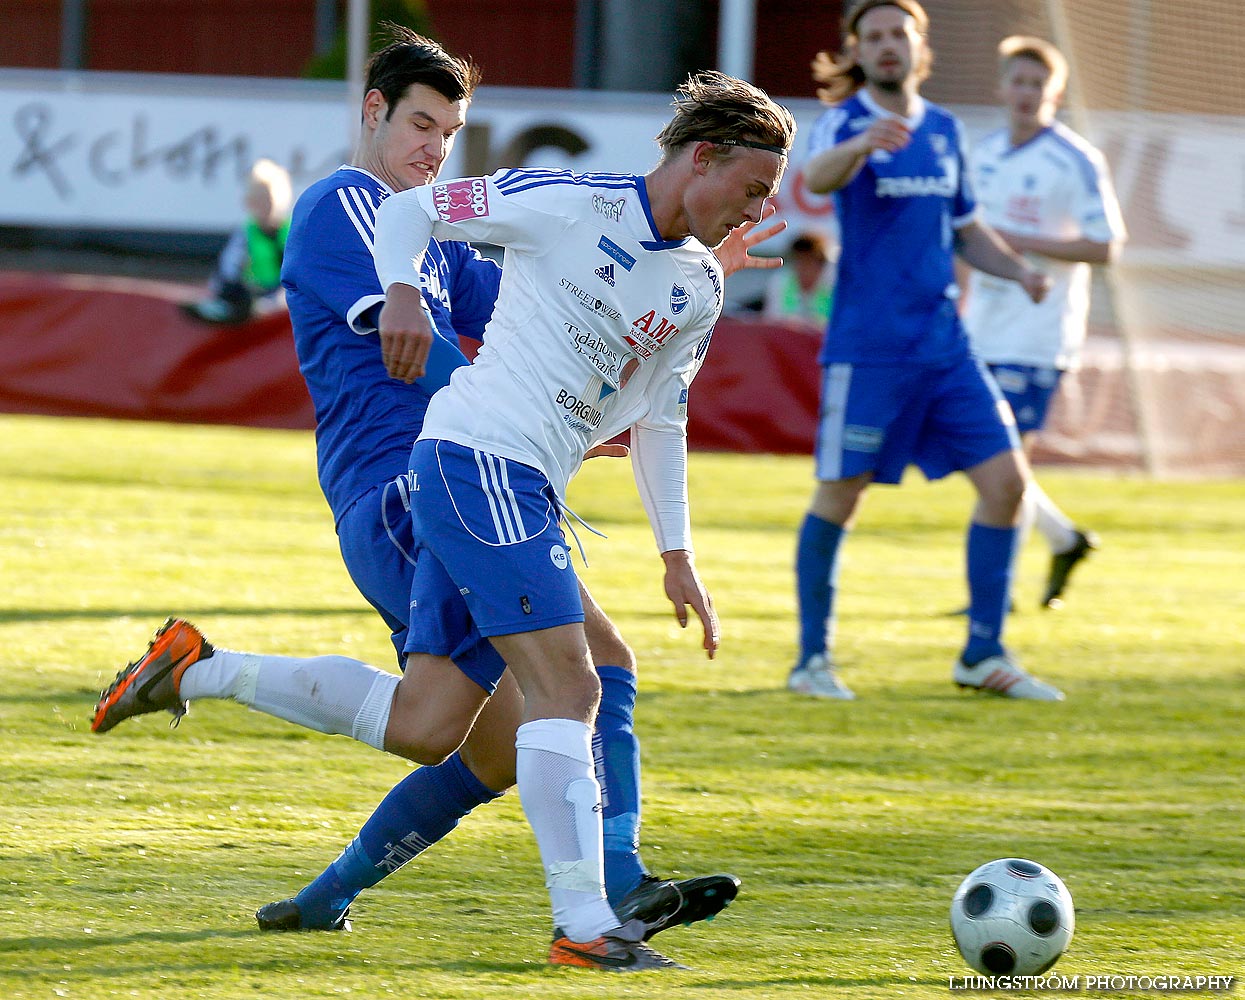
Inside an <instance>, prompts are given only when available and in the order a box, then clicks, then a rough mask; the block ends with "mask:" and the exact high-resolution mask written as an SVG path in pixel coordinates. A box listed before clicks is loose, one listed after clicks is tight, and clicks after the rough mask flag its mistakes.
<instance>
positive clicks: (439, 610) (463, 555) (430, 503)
mask: <svg viewBox="0 0 1245 1000" xmlns="http://www.w3.org/2000/svg"><path fill="white" fill-rule="evenodd" d="M411 472H412V475H413V481H408V482H409V485H410V486H413V489H412V490H411V493H410V501H411V518H412V523H413V525H414V529H415V532H414V534H415V542H416V544H417V545H418V546H419V548H420V550H421V551H420V552H419V555H418V556H417V559H416V566H415V580H414V583H413V584H412V587H411V629H410V635H411V637H412V639H411V640H408V644H409V642H410V641H418V640H417V639H416V637H418V636H421V635H427V634H428V632H427V630H425V629H424V628H423V627H422V626H421V625H420V619H421V618H422V617H423V614H424V611H425V610H427V612H428V614H429V617H430V618H431V619H433V621H434V622H436V623H439V624H438V625H437V627H438V628H442V629H443V628H445V627H447V626H446V624H445V623H447V622H453V621H454V616H452V615H448V614H446V613H445V609H446V607H447V606H448V605H450V604H453V603H454V602H460V603H461V605H462V606H463V609H464V612H465V613H464V614H463V616H462V618H461V621H459V622H457V623H456V625H455V626H453V627H457V628H458V630H459V632H460V633H461V634H460V635H458V636H456V637H450V636H436V637H434V641H435V643H436V645H438V646H441V647H442V648H444V645H445V643H446V640H447V639H449V638H457V639H458V640H459V641H460V643H470V642H472V641H473V639H474V637H481V636H482V637H488V636H491V635H512V634H514V633H517V632H534V631H536V630H538V629H545V628H553V627H554V626H556V625H565V624H569V623H572V622H582V621H583V620H584V610H583V603H582V601H581V600H580V596H579V583H578V580H577V579H576V577H575V571H574V569H573V568H572V566H571V560H570V550H569V549H568V548H567V545H566V539H565V537H564V536H563V534H562V529H561V527H560V525H559V505H558V500H557V497H556V495H555V494H554V490H553V487H552V486H551V485H550V483H549V480H548V479H547V478H546V477H545V475H544V474H543V473H542V472H540V471H539V470H537V469H533V468H532V467H531V466H527V465H522V464H520V463H518V462H513V461H510V460H508V459H505V458H501V457H499V456H497V455H489V454H486V453H485V452H480V451H475V450H473V449H471V448H465V447H463V446H461V445H458V444H454V443H452V442H449V441H436V440H427V441H417V442H416V443H415V447H414V449H413V450H412V451H411ZM428 555H431V556H432V558H431V559H429V558H426V556H428ZM459 651H460V652H461V651H462V650H461V647H460V650H459ZM455 659H456V660H458V656H457V655H456V656H455Z"/></svg>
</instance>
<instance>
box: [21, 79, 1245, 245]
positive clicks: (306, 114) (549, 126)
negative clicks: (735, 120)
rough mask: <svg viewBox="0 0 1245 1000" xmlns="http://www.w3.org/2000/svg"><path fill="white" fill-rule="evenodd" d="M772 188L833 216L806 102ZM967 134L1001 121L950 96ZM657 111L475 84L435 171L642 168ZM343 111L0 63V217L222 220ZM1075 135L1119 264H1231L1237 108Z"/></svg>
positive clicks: (217, 223)
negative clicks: (812, 160) (1086, 141)
mask: <svg viewBox="0 0 1245 1000" xmlns="http://www.w3.org/2000/svg"><path fill="white" fill-rule="evenodd" d="M785 103H787V104H788V106H790V107H791V109H792V111H793V112H794V113H795V115H796V119H797V121H798V123H799V125H800V128H801V133H802V134H801V136H800V137H799V138H798V139H797V143H796V149H795V152H794V155H793V157H792V164H791V168H790V170H789V172H788V176H787V178H786V179H785V181H784V183H783V186H782V191H781V193H780V194H779V196H778V198H777V204H778V207H779V209H780V213H781V216H782V217H784V218H786V219H788V221H789V222H790V223H791V227H792V230H795V229H797V228H799V227H801V226H804V225H818V226H821V227H822V228H825V229H829V230H833V213H832V210H831V207H830V201H829V199H828V198H823V197H817V196H814V195H811V194H809V193H808V192H807V191H805V190H804V188H803V185H802V184H801V183H800V177H799V168H800V165H801V163H802V162H803V160H804V158H805V148H806V147H805V143H806V141H807V140H806V137H807V134H808V126H809V125H810V124H811V123H812V121H813V119H814V118H815V117H816V116H817V114H818V113H819V111H820V108H819V106H818V105H817V103H816V102H815V101H812V100H792V101H787V102H785ZM955 110H956V111H957V112H958V113H960V114H961V116H962V117H963V118H964V120H965V123H966V125H967V127H968V130H969V134H970V137H971V136H974V135H978V134H980V133H981V132H982V131H984V130H986V129H989V128H994V127H997V126H998V125H999V124H1000V118H999V112H998V111H997V109H994V108H990V107H978V106H973V107H962V108H957V109H955ZM668 114H669V104H668V99H667V98H665V97H664V96H662V95H655V94H654V95H649V94H613V93H601V92H582V91H564V90H516V89H508V88H488V87H485V88H482V89H481V90H480V91H479V93H478V94H477V96H476V100H475V102H474V104H473V106H472V109H471V115H470V123H469V125H468V127H467V129H465V130H464V132H463V134H462V135H461V137H460V138H459V140H458V144H457V147H456V148H455V151H454V154H453V156H452V158H451V159H450V161H449V163H447V164H446V167H445V169H444V170H443V173H442V176H443V177H451V176H457V175H462V174H472V173H484V172H487V171H490V170H492V169H495V168H496V167H498V166H502V165H524V164H528V165H539V166H564V167H567V168H570V169H574V170H615V171H633V172H637V173H642V172H644V171H646V170H648V169H649V168H650V167H651V166H652V165H653V163H654V162H655V160H656V155H657V152H656V146H655V145H654V143H653V141H652V140H653V136H654V135H656V133H657V131H658V130H659V129H660V127H661V125H662V123H663V122H664V121H665V120H666V118H667V117H668ZM355 115H356V113H355V111H354V110H353V109H349V108H348V107H347V104H346V88H345V85H344V84H340V83H324V82H313V81H274V80H258V79H256V80H240V79H221V78H210V77H182V76H158V75H150V76H149V75H132V74H110V73H57V72H44V71H33V70H3V71H0V171H2V176H3V183H0V225H8V226H49V227H77V228H94V229H119V230H152V231H166V232H225V231H227V230H228V229H230V228H231V227H233V226H234V225H236V224H237V222H238V220H239V218H240V215H241V194H242V185H243V182H244V179H245V177H246V173H247V170H248V168H249V167H250V164H251V163H252V162H253V161H254V160H255V159H256V158H258V157H260V156H267V157H270V158H271V159H274V160H276V161H277V162H279V163H282V164H283V165H285V166H286V167H287V168H289V169H290V171H291V173H292V175H293V177H294V182H295V187H296V190H301V189H302V188H303V187H305V186H306V185H307V184H309V183H311V181H313V180H315V179H316V178H317V177H319V176H322V175H323V174H325V173H327V172H328V171H330V170H332V169H333V168H334V167H335V166H336V165H337V164H339V163H341V162H344V161H345V160H346V159H347V158H348V155H349V152H348V151H349V148H350V145H351V133H352V128H353V125H354V122H355ZM1094 123H1095V127H1096V129H1097V133H1096V134H1095V135H1093V136H1091V138H1092V139H1094V140H1095V141H1096V142H1097V143H1098V144H1099V145H1100V146H1101V147H1102V148H1103V149H1104V150H1105V151H1106V152H1107V154H1108V156H1109V158H1110V160H1111V162H1112V164H1113V168H1114V172H1115V177H1116V184H1117V188H1118V189H1119V194H1120V200H1121V203H1122V205H1123V208H1124V216H1125V219H1126V221H1127V223H1128V225H1129V229H1130V233H1131V239H1130V242H1129V246H1128V249H1127V251H1126V254H1125V260H1126V262H1129V263H1133V264H1142V265H1145V264H1161V265H1177V266H1198V267H1232V268H1236V267H1240V266H1242V265H1245V122H1242V121H1241V120H1239V119H1234V118H1213V117H1198V116H1152V115H1128V114H1123V113H1115V114H1102V115H1097V116H1095V119H1094Z"/></svg>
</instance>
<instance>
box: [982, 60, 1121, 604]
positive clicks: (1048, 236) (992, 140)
mask: <svg viewBox="0 0 1245 1000" xmlns="http://www.w3.org/2000/svg"><path fill="white" fill-rule="evenodd" d="M998 53H999V96H1000V98H1001V99H1002V102H1003V107H1004V108H1005V109H1006V111H1007V125H1006V127H1004V128H1001V129H999V130H998V131H996V132H993V133H991V134H990V135H987V136H986V137H985V138H984V139H982V141H981V142H980V143H979V144H978V146H977V148H976V149H974V150H973V153H972V156H971V158H970V166H971V172H972V180H973V186H974V188H975V190H976V192H977V196H978V199H979V204H980V205H981V208H982V212H983V214H984V216H985V219H986V221H987V222H988V223H990V225H991V226H993V227H994V229H995V231H996V232H998V234H999V235H1000V236H1001V237H1002V238H1003V240H1004V241H1005V242H1006V243H1007V245H1008V246H1010V247H1011V248H1012V249H1013V250H1015V251H1016V252H1017V253H1022V254H1024V255H1025V256H1026V257H1028V258H1029V259H1031V260H1033V261H1034V263H1035V264H1039V265H1040V266H1041V267H1042V268H1043V269H1045V270H1046V272H1047V273H1048V274H1049V275H1050V277H1051V282H1052V284H1051V291H1050V294H1049V295H1047V297H1046V298H1045V299H1043V300H1042V301H1041V302H1039V303H1034V302H1032V301H1030V299H1029V298H1028V297H1027V296H1026V295H1025V294H1024V292H1023V291H1022V290H1021V289H1020V288H1019V287H1017V286H1016V285H1015V284H1014V283H1013V282H1009V281H1003V280H1000V279H999V278H996V277H994V276H993V275H989V274H984V273H982V272H981V271H972V272H970V277H969V286H968V304H967V308H966V309H965V312H964V325H965V326H966V327H967V329H968V335H969V338H970V340H971V341H972V344H973V350H974V351H975V352H976V353H977V356H978V357H980V358H981V359H982V360H983V361H985V362H986V364H987V365H989V366H990V371H991V373H992V374H993V375H994V379H995V381H996V382H997V383H998V385H999V390H1000V391H1001V392H1002V393H1003V395H1004V396H1005V397H1006V398H1007V402H1008V403H1009V404H1010V405H1011V408H1012V412H1013V413H1014V414H1015V416H1016V427H1017V430H1018V431H1019V432H1020V436H1021V441H1022V442H1023V444H1024V449H1025V454H1026V455H1029V454H1031V453H1032V451H1033V444H1034V439H1035V438H1036V437H1037V435H1038V433H1039V432H1040V431H1041V429H1042V427H1043V426H1045V424H1046V416H1047V412H1048V410H1049V407H1050V404H1051V402H1052V400H1053V399H1054V397H1055V393H1056V392H1057V391H1058V389H1059V381H1060V379H1061V377H1062V376H1063V373H1064V372H1066V371H1075V370H1076V369H1077V368H1078V367H1079V366H1080V360H1081V349H1082V347H1083V345H1084V343H1085V328H1086V323H1087V320H1088V317H1089V288H1090V265H1091V264H1107V263H1110V262H1111V261H1112V260H1114V259H1115V257H1116V255H1117V254H1118V253H1119V250H1120V247H1121V246H1122V245H1123V243H1124V240H1125V230H1124V220H1123V217H1122V216H1121V214H1120V206H1119V203H1118V202H1117V201H1116V197H1115V191H1114V189H1113V187H1112V185H1111V177H1110V174H1109V172H1108V170H1107V164H1106V160H1105V158H1104V157H1103V155H1102V154H1101V153H1100V152H1099V151H1098V150H1097V149H1095V148H1094V147H1093V146H1091V145H1090V144H1089V143H1088V142H1086V141H1085V139H1083V138H1082V137H1081V136H1079V135H1077V133H1075V132H1073V131H1072V130H1071V129H1070V128H1068V127H1067V126H1066V125H1063V124H1062V123H1060V122H1058V121H1056V120H1055V112H1056V111H1057V110H1058V108H1059V104H1060V101H1061V100H1062V99H1063V95H1064V88H1065V87H1066V85H1067V82H1068V63H1067V60H1066V59H1064V57H1063V53H1061V52H1060V51H1059V50H1058V49H1057V48H1056V47H1055V46H1054V45H1052V44H1051V43H1050V42H1047V41H1045V40H1044V39H1041V38H1032V37H1027V36H1022V35H1013V36H1011V37H1010V38H1005V39H1003V41H1002V42H1001V43H1000V44H999V49H998ZM1035 522H1036V524H1037V528H1038V531H1040V532H1041V533H1042V536H1043V537H1044V538H1045V539H1046V543H1047V545H1049V546H1050V553H1051V561H1050V573H1049V576H1048V577H1047V582H1046V590H1045V592H1044V594H1043V596H1042V602H1041V603H1042V606H1043V607H1047V608H1052V607H1057V606H1058V605H1059V604H1060V603H1062V596H1063V592H1064V588H1065V587H1066V586H1067V584H1068V578H1069V576H1070V575H1071V573H1072V570H1073V568H1074V567H1075V566H1076V565H1077V564H1078V563H1079V562H1080V561H1081V560H1082V559H1084V558H1085V557H1086V556H1087V555H1089V553H1090V552H1091V551H1092V550H1093V549H1095V548H1097V546H1098V540H1097V536H1095V535H1094V533H1093V532H1090V531H1085V530H1082V529H1081V528H1078V527H1077V526H1076V525H1075V524H1074V523H1073V522H1072V520H1071V518H1069V517H1068V516H1067V515H1066V514H1065V513H1064V512H1063V511H1062V510H1060V509H1059V507H1058V505H1057V504H1056V503H1055V502H1054V501H1053V500H1052V499H1051V498H1050V497H1049V496H1047V494H1046V491H1045V490H1043V489H1042V487H1041V486H1040V485H1038V483H1037V481H1036V480H1035V479H1033V478H1030V479H1029V483H1028V485H1027V486H1026V487H1025V495H1024V519H1023V520H1022V522H1021V533H1022V537H1023V535H1025V534H1027V533H1028V530H1029V528H1030V527H1031V526H1032V525H1033V524H1034V523H1035Z"/></svg>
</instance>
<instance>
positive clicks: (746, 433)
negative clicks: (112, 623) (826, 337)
mask: <svg viewBox="0 0 1245 1000" xmlns="http://www.w3.org/2000/svg"><path fill="white" fill-rule="evenodd" d="M201 294H202V290H201V289H196V288H192V287H188V286H185V285H173V284H163V283H158V282H150V281H138V280H134V279H129V278H99V277H81V276H52V275H40V274H24V273H7V274H0V411H4V412H8V413H44V414H50V415H54V416H79V417H120V418H127V419H134V420H168V421H176V422H181V423H206V424H239V425H244V426H252V427H289V428H299V427H304V428H310V427H313V426H314V423H315V421H314V412H313V410H312V406H311V400H310V399H309V398H308V395H307V390H306V387H305V386H304V385H303V380H302V376H301V375H299V373H298V361H297V359H296V357H295V355H294V345H293V341H292V339H291V336H290V324H289V317H288V316H286V315H285V314H284V313H278V314H275V315H271V316H267V317H264V318H261V319H256V320H253V321H251V322H249V323H246V324H242V325H239V326H209V325H206V324H203V323H200V322H197V321H196V320H193V319H191V318H189V317H188V316H185V315H184V314H183V313H182V312H181V311H180V310H179V309H178V303H180V302H189V301H191V300H193V299H195V298H196V297H198V296H200V295H201ZM817 343H818V335H817V333H816V332H815V331H805V330H795V329H786V328H782V327H773V326H768V325H764V324H759V323H749V322H747V321H743V320H731V319H724V320H722V322H721V323H719V324H718V328H717V330H716V332H715V333H714V335H713V346H712V348H711V349H710V351H709V356H708V359H707V361H706V363H705V367H704V370H703V372H702V373H701V375H700V376H699V377H698V378H697V380H696V384H695V386H693V388H692V405H691V406H690V407H689V411H690V412H691V414H692V417H691V424H690V428H689V437H690V441H691V444H692V446H693V447H696V448H708V449H720V450H730V451H775V452H783V451H787V452H806V451H808V450H809V449H810V447H811V442H812V436H813V425H814V422H815V419H816V411H817V366H816V353H817Z"/></svg>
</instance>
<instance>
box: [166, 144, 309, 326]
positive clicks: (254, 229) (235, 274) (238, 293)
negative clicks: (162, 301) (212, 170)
mask: <svg viewBox="0 0 1245 1000" xmlns="http://www.w3.org/2000/svg"><path fill="white" fill-rule="evenodd" d="M292 202H293V190H292V188H291V186H290V175H289V173H288V172H287V171H286V169H285V168H284V167H282V166H279V165H278V164H276V163H273V162H272V160H256V161H255V165H254V166H253V167H251V176H250V178H249V180H248V181H247V186H246V195H245V197H244V199H243V206H244V207H245V208H246V221H245V222H244V223H243V224H242V225H241V226H239V227H238V228H237V229H236V230H234V232H233V234H232V235H231V236H230V237H229V242H228V243H226V244H225V249H224V250H222V251H221V254H220V258H219V259H218V260H217V263H216V272H215V273H214V274H213V275H212V283H211V294H210V295H209V296H208V298H206V299H203V300H202V301H200V302H191V303H189V304H188V305H186V306H185V307H184V308H185V310H186V312H188V313H190V315H192V316H194V317H195V318H196V319H201V320H204V321H205V322H208V323H241V322H243V321H244V320H247V319H249V318H250V317H251V316H253V315H255V314H256V313H265V312H271V311H272V310H274V309H280V308H284V307H285V293H284V292H283V291H282V288H281V260H282V258H283V257H284V256H285V240H286V236H287V235H288V234H289V231H290V207H291V204H292Z"/></svg>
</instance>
